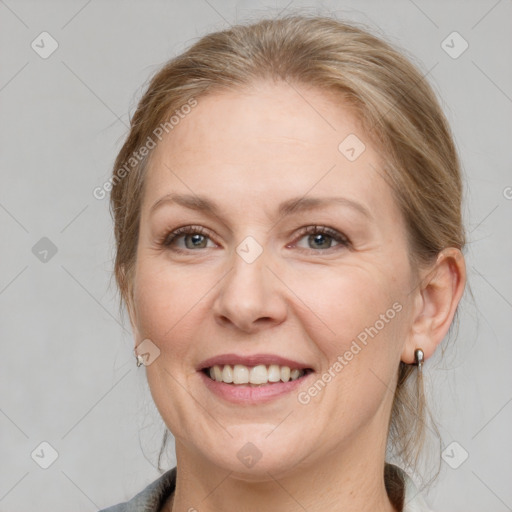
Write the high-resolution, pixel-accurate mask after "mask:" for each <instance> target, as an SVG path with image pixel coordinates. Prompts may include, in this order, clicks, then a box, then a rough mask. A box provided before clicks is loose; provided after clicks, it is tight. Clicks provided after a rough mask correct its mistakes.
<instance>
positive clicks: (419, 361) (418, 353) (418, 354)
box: [414, 348, 425, 372]
mask: <svg viewBox="0 0 512 512" xmlns="http://www.w3.org/2000/svg"><path fill="white" fill-rule="evenodd" d="M424 360H425V354H424V353H423V350H421V348H417V349H416V350H415V351H414V361H415V364H416V365H417V366H418V371H420V372H421V371H422V370H423V361H424Z"/></svg>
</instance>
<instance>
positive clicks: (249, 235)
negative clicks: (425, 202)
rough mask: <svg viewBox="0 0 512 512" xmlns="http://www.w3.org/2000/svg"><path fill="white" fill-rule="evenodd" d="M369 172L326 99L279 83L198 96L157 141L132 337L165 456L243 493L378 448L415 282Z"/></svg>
mask: <svg viewBox="0 0 512 512" xmlns="http://www.w3.org/2000/svg"><path fill="white" fill-rule="evenodd" d="M362 144H364V145H365V147H364V146H363V145H362ZM381 174H382V168H381V163H380V161H379V154H378V153H377V152H376V151H375V150H374V148H373V147H372V145H371V144H370V142H369V140H367V138H366V137H365V134H364V133H363V132H362V129H361V127H360V126H359V124H358V122H357V120H356V119H355V118H354V117H353V116H352V115H351V114H350V112H349V110H348V109H347V108H345V107H344V106H343V104H342V103H340V101H339V100H338V101H336V102H335V100H334V99H333V98H332V97H330V96H328V95H326V93H325V92H321V91H318V90H313V89H306V88H304V87H299V86H293V87H291V86H289V85H287V84H283V83H280V84H270V83H261V84H258V85H257V86H253V88H251V89H250V90H246V91H243V92H229V93H222V94H221V93H215V94H212V95H210V96H207V97H202V98H198V104H197V106H196V107H195V108H193V109H192V111H191V112H190V113H189V114H188V115H187V116H184V118H183V119H180V122H179V124H178V125H177V126H175V127H174V129H173V130H172V131H170V132H169V134H168V135H167V136H166V137H165V138H164V139H163V140H162V142H160V143H159V145H158V146H157V148H156V149H155V150H154V153H153V155H152V160H151V163H150V167H149V170H148V175H147V178H146V179H147V182H146V189H145V193H144V198H143V203H142V213H141V224H140V236H139V242H138V250H137V264H136V272H135V282H134V310H133V313H132V322H134V328H135V335H136V344H137V345H138V344H140V343H142V342H143V340H149V341H145V344H146V345H145V347H146V349H147V348H148V347H151V349H150V350H149V352H150V354H152V355H151V356H150V359H148V365H147V367H146V370H147V377H148V382H149V386H150V390H151V393H152V396H153V399H154V400H155V403H156V406H157V408H158V410H159V411H160V413H161V415H162V417H163V419H164V421H165V423H166V424H167V426H168V428H169V429H170V430H171V432H172V433H173V434H174V436H175V438H176V441H177V450H178V457H180V454H185V453H186V454H187V455H186V456H187V457H190V458H192V459H194V460H196V461H197V462H200V463H201V464H202V467H210V468H211V467H212V466H213V467H220V468H223V469H225V470H229V471H233V472H234V473H235V474H237V475H239V478H247V479H251V478H263V477H264V475H266V472H270V473H271V474H272V475H274V476H276V477H277V476H278V475H285V474H290V472H291V471H292V470H293V468H300V467H311V465H313V464H315V463H319V462H320V461H322V463H326V462H327V461H328V460H329V458H332V457H338V456H339V455H340V454H341V453H343V456H344V457H345V458H346V460H347V461H349V460H350V461H352V460H353V457H354V458H355V457H358V458H360V457H361V455H362V454H364V453H365V451H371V452H372V453H375V450H376V449H377V450H378V451H379V453H380V452H381V451H383V450H384V446H385V441H386V436H387V425H388V420H389V412H390V408H391V404H392V399H393V392H394V388H395V383H396V381H395V378H396V374H397V369H398V365H399V362H400V359H401V356H402V353H403V350H404V344H405V341H406V339H407V336H408V334H409V331H410V328H411V312H412V307H411V306H412V305H411V300H412V298H411V297H412V296H411V295H410V292H411V290H412V289H413V287H414V282H413V274H412V272H411V267H410V264H409V259H408V247H407V242H406V230H405V227H404V221H403V219H402V217H401V214H400V212H399V210H398V207H397V205H396V204H395V202H394V199H393V197H392V192H391V190H390V188H389V187H388V186H387V185H386V183H385V181H384V180H383V178H382V176H381ZM168 194H174V195H176V199H175V200H174V201H171V200H170V199H169V198H168V199H169V200H167V201H165V200H164V201H161V202H160V203H159V204H158V205H157V206H155V204H156V203H157V202H159V201H160V200H162V198H165V197H166V196H167V195H168ZM180 198H181V199H180ZM301 200H302V201H301ZM206 204H209V205H213V207H214V208H215V212H212V210H211V209H208V208H205V205H206ZM186 226H191V228H190V232H189V233H188V234H187V233H185V234H184V233H179V234H178V235H177V237H176V238H175V239H174V240H171V236H170V233H171V232H173V231H175V230H176V229H178V228H182V227H186ZM315 226H317V232H316V233H315V232H314V231H313V232H309V233H308V232H306V231H305V230H307V229H308V228H311V229H314V227H315ZM166 240H167V242H168V244H167V245H165V241H166ZM156 347H157V348H156ZM158 350H159V351H160V352H159V354H158ZM212 358H216V359H215V361H212V360H211V359H212ZM209 360H210V361H209ZM214 362H217V363H218V367H219V368H218V369H217V370H213V371H212V374H213V375H214V378H215V371H217V378H225V380H227V381H229V380H230V378H231V379H235V382H242V384H240V383H238V384H235V383H225V382H218V381H214V380H212V379H211V377H209V376H208V375H206V372H208V370H206V372H204V371H202V369H203V368H204V367H205V366H206V367H211V366H212V365H213V363H214ZM228 364H229V365H231V367H233V365H234V364H238V365H241V366H238V367H237V368H236V369H233V371H232V372H231V371H230V367H227V365H228ZM225 365H226V368H224V366H225ZM261 365H263V366H261ZM253 367H259V368H256V370H252V368H253ZM285 367H290V368H291V370H294V369H296V370H304V369H308V371H307V372H305V375H304V376H302V377H299V378H297V379H296V380H293V381H291V380H290V381H288V382H287V383H285V382H283V380H284V381H286V380H287V375H288V370H287V369H286V368H285ZM269 370H270V371H269ZM292 374H293V376H296V374H297V372H292ZM301 374H302V373H299V375H301ZM230 375H231V377H230ZM247 376H249V378H250V379H251V380H253V381H254V382H257V381H258V380H257V379H258V378H261V379H262V381H265V380H267V379H269V378H270V380H278V379H279V382H270V383H267V384H262V385H250V384H247V383H245V384H243V382H244V380H245V379H246V378H247Z"/></svg>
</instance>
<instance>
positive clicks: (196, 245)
mask: <svg viewBox="0 0 512 512" xmlns="http://www.w3.org/2000/svg"><path fill="white" fill-rule="evenodd" d="M202 236H203V235H192V236H191V237H190V238H191V239H192V244H193V246H194V247H198V244H197V243H196V242H200V241H201V240H200V239H201V237H202Z"/></svg>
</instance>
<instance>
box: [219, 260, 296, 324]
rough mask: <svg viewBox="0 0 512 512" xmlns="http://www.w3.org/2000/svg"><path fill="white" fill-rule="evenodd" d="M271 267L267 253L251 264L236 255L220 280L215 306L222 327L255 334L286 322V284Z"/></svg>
mask: <svg viewBox="0 0 512 512" xmlns="http://www.w3.org/2000/svg"><path fill="white" fill-rule="evenodd" d="M268 264H270V266H271V267H272V266H273V265H272V264H271V262H270V261H269V258H268V257H267V254H266V251H263V253H262V254H261V255H260V256H259V257H258V258H257V259H256V260H255V261H253V262H251V263H248V262H247V261H245V260H244V259H243V258H242V257H241V256H240V255H239V254H238V253H237V252H236V251H234V252H233V265H232V267H231V270H230V271H229V272H228V273H227V274H226V275H225V277H224V279H222V280H221V283H220V285H219V288H218V294H217V297H216V298H215V301H214V304H213V307H212V310H213V314H214V315H215V320H216V321H217V322H218V323H219V324H220V325H222V326H223V327H228V328H232V329H239V330H241V331H244V332H246V333H254V332H258V331H259V330H262V329H266V328H269V327H273V326H276V325H279V324H280V323H282V322H283V321H284V320H285V318H286V312H287V307H286V300H285V296H284V293H283V284H282V282H281V281H280V280H279V279H278V278H277V277H276V275H275V274H276V271H275V270H274V269H272V270H271V269H270V268H269V267H268V266H267V265H268Z"/></svg>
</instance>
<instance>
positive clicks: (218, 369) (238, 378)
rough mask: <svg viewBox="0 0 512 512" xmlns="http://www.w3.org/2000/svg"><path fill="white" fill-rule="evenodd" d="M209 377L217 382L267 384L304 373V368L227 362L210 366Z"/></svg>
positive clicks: (293, 377)
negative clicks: (291, 368) (250, 365)
mask: <svg viewBox="0 0 512 512" xmlns="http://www.w3.org/2000/svg"><path fill="white" fill-rule="evenodd" d="M209 373H210V377H211V378H212V379H214V380H216V381H217V382H226V383H227V384H268V383H269V382H279V381H282V382H288V381H289V380H295V379H298V378H299V377H302V376H303V375H304V373H305V372H304V370H298V369H296V368H295V369H293V370H290V367H289V366H279V365H277V364H271V365H270V366H269V367H268V368H267V367H266V366H265V365H264V364H259V365H257V366H252V367H249V366H244V365H243V364H235V365H234V366H231V365H229V364H226V365H223V366H219V365H215V366H212V367H211V368H210V370H209Z"/></svg>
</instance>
